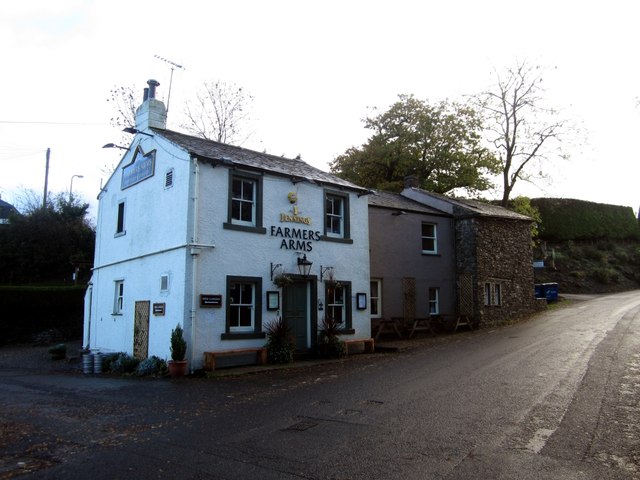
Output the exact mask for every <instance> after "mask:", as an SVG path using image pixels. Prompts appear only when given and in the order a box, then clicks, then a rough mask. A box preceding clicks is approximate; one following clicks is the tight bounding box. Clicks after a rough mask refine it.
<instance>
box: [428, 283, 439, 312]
mask: <svg viewBox="0 0 640 480" xmlns="http://www.w3.org/2000/svg"><path fill="white" fill-rule="evenodd" d="M439 313H440V289H439V288H438V287H431V288H429V315H438V314H439Z"/></svg>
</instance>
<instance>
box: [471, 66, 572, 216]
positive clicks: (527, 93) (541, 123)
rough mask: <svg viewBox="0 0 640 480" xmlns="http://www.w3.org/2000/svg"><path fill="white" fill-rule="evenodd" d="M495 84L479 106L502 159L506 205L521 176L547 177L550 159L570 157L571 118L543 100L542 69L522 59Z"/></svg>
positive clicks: (500, 159)
mask: <svg viewBox="0 0 640 480" xmlns="http://www.w3.org/2000/svg"><path fill="white" fill-rule="evenodd" d="M496 76H497V80H496V83H495V85H494V86H493V87H492V88H490V89H488V90H486V91H485V92H483V93H481V94H480V95H479V96H478V97H477V98H476V100H477V105H478V108H479V109H480V110H482V111H483V112H484V114H485V125H486V127H487V129H486V134H487V137H488V140H489V142H490V143H491V144H492V145H493V146H494V148H495V151H496V152H497V155H498V158H499V161H500V172H501V175H502V183H503V189H502V201H501V204H502V206H503V207H507V206H508V204H509V197H510V196H511V193H512V192H513V188H514V186H515V184H516V182H517V181H518V180H523V181H530V182H534V181H535V180H536V179H538V180H539V179H541V178H544V177H545V173H544V171H545V169H544V166H543V164H544V162H545V161H547V160H550V158H551V157H553V156H555V157H564V155H563V154H562V151H561V150H560V144H561V141H562V139H563V137H564V136H565V135H566V131H567V128H568V122H567V121H566V120H562V119H560V118H559V112H558V111H557V110H556V109H554V108H551V107H549V106H546V105H545V104H544V101H543V93H544V89H543V87H542V70H541V68H540V67H539V66H533V65H530V64H528V63H527V62H526V61H522V62H517V64H516V66H515V67H514V68H508V69H507V70H506V72H505V73H504V74H496Z"/></svg>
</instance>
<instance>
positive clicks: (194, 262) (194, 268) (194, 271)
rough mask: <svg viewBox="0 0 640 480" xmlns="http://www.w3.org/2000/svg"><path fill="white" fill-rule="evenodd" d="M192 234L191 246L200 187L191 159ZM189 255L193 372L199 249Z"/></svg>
mask: <svg viewBox="0 0 640 480" xmlns="http://www.w3.org/2000/svg"><path fill="white" fill-rule="evenodd" d="M191 161H192V162H193V182H194V185H193V233H192V238H191V243H192V245H197V244H198V194H199V186H200V179H199V175H200V166H199V165H198V159H197V158H195V157H193V158H192V159H191ZM189 253H191V289H192V291H191V359H190V361H189V366H190V369H191V371H192V372H193V365H194V360H195V352H196V309H197V308H198V302H197V287H198V255H199V254H200V249H199V248H197V247H195V246H192V247H191V248H190V250H189Z"/></svg>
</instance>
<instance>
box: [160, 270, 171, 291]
mask: <svg viewBox="0 0 640 480" xmlns="http://www.w3.org/2000/svg"><path fill="white" fill-rule="evenodd" d="M168 290H169V275H167V274H164V275H160V291H161V292H166V291H168Z"/></svg>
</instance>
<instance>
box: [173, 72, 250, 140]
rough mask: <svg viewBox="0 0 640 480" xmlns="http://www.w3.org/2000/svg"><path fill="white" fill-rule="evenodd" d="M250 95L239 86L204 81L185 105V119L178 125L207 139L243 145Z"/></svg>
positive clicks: (247, 134) (248, 117) (247, 135)
mask: <svg viewBox="0 0 640 480" xmlns="http://www.w3.org/2000/svg"><path fill="white" fill-rule="evenodd" d="M251 102H253V96H251V95H250V94H248V93H247V92H245V90H244V89H243V88H242V87H238V86H236V85H234V84H228V83H225V82H223V81H218V80H208V81H205V82H204V83H203V85H202V87H201V88H200V89H199V90H198V91H197V92H196V93H195V98H194V99H193V100H190V101H187V102H185V110H184V115H185V117H186V118H187V120H186V121H185V122H184V123H183V124H182V125H180V126H181V127H182V128H184V129H185V130H187V131H188V132H189V133H191V134H193V135H196V136H198V137H202V138H206V139H207V140H215V141H218V142H222V143H235V144H237V145H242V143H244V142H245V141H246V140H247V139H248V138H249V137H250V135H251V134H250V133H243V129H244V128H246V125H247V123H248V122H249V120H250V112H249V107H250V104H251Z"/></svg>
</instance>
